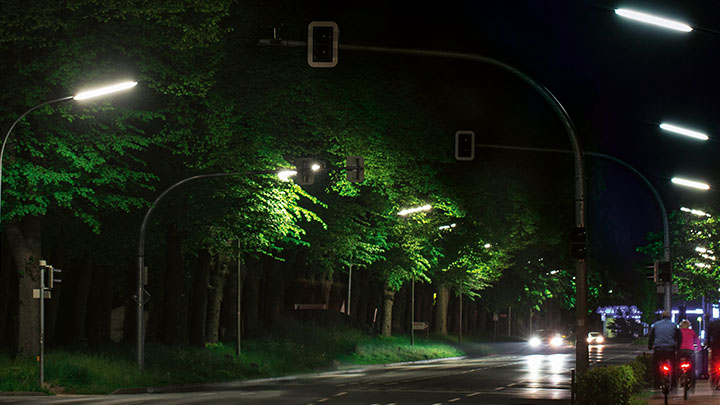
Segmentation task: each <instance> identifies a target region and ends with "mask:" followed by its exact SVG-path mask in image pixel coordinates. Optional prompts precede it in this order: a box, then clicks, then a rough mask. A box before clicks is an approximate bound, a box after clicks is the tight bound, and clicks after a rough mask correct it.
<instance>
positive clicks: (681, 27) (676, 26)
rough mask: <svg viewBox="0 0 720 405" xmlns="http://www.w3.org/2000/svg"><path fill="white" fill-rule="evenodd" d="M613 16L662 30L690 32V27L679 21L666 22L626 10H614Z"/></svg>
mask: <svg viewBox="0 0 720 405" xmlns="http://www.w3.org/2000/svg"><path fill="white" fill-rule="evenodd" d="M615 14H617V15H619V16H622V17H625V18H630V19H632V20H636V21H641V22H644V23H648V24H652V25H657V26H660V27H663V28H669V29H671V30H676V31H682V32H690V31H692V27H691V26H689V25H687V24H685V23H681V22H679V21H673V20H668V19H667V18H662V17H656V16H654V15H650V14H646V13H641V12H639V11H634V10H628V9H626V8H618V9H616V10H615Z"/></svg>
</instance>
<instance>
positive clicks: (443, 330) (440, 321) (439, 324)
mask: <svg viewBox="0 0 720 405" xmlns="http://www.w3.org/2000/svg"><path fill="white" fill-rule="evenodd" d="M449 299H450V290H449V289H448V288H447V287H446V286H445V285H440V286H438V289H437V302H436V304H435V325H434V328H433V330H434V331H435V332H438V333H440V334H441V335H443V336H447V333H448V332H447V315H448V300H449Z"/></svg>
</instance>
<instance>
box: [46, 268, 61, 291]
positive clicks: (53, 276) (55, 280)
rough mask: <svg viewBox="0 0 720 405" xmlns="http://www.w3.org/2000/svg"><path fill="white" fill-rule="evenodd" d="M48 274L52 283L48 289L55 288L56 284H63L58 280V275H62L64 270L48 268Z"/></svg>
mask: <svg viewBox="0 0 720 405" xmlns="http://www.w3.org/2000/svg"><path fill="white" fill-rule="evenodd" d="M48 273H49V277H50V283H49V284H48V288H53V287H54V286H55V283H62V280H60V279H59V278H56V273H57V275H58V276H59V275H60V273H62V270H60V269H58V268H55V267H53V266H48Z"/></svg>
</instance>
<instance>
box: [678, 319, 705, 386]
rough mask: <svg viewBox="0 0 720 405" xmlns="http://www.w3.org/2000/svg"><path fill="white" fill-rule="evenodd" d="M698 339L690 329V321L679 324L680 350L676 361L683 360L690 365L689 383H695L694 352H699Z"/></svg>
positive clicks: (685, 320)
mask: <svg viewBox="0 0 720 405" xmlns="http://www.w3.org/2000/svg"><path fill="white" fill-rule="evenodd" d="M701 349H702V346H701V345H700V339H698V337H697V334H696V333H695V331H694V330H692V329H690V321H688V320H687V319H683V320H682V322H680V349H679V350H678V359H680V358H685V359H687V360H688V361H689V362H690V364H691V365H692V370H693V372H692V373H690V382H691V383H694V382H695V372H694V370H695V359H694V357H695V356H693V354H694V352H695V351H697V350H701Z"/></svg>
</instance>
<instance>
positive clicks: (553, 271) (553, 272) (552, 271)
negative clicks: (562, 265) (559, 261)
mask: <svg viewBox="0 0 720 405" xmlns="http://www.w3.org/2000/svg"><path fill="white" fill-rule="evenodd" d="M558 272H559V271H558V270H551V271H550V274H557V273H558Z"/></svg>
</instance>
